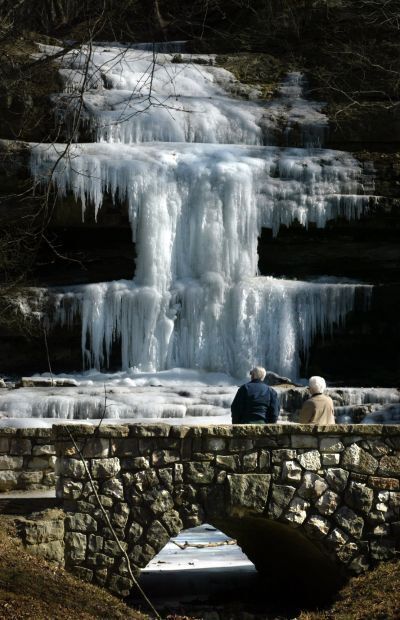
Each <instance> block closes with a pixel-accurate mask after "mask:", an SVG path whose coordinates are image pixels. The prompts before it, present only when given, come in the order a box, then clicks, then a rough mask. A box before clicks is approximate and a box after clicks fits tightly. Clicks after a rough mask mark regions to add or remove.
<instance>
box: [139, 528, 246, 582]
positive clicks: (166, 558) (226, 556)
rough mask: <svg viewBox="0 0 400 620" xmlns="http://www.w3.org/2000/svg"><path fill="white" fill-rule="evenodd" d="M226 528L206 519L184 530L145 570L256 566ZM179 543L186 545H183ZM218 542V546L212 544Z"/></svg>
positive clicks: (172, 539)
mask: <svg viewBox="0 0 400 620" xmlns="http://www.w3.org/2000/svg"><path fill="white" fill-rule="evenodd" d="M228 542H229V543H231V542H232V539H231V538H229V537H228V536H226V535H225V534H224V533H223V532H220V531H219V530H217V529H215V528H214V527H212V526H210V525H208V524H207V523H205V524H204V525H201V526H199V527H194V528H190V529H187V530H182V532H180V534H179V535H178V536H174V537H173V538H171V540H170V541H169V542H168V543H167V544H166V545H165V547H164V548H163V549H162V550H161V551H160V552H159V553H158V554H157V555H156V556H155V557H154V558H153V559H152V560H151V561H150V562H149V564H148V565H147V566H146V568H144V569H143V571H142V572H145V573H146V572H151V571H155V570H157V571H171V570H174V571H175V570H182V568H185V569H192V570H195V569H199V568H217V567H227V566H229V567H232V566H237V567H239V566H254V565H253V563H252V562H250V560H249V559H248V558H247V556H246V555H245V554H244V553H243V552H242V550H241V549H240V547H238V545H236V544H226V543H228ZM179 545H180V546H185V545H186V548H185V549H181V548H180V547H179ZM213 545H217V546H213Z"/></svg>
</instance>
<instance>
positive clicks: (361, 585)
mask: <svg viewBox="0 0 400 620" xmlns="http://www.w3.org/2000/svg"><path fill="white" fill-rule="evenodd" d="M399 619H400V560H396V561H392V562H384V563H382V564H380V565H379V566H377V567H376V568H375V569H374V570H372V571H370V572H369V573H366V574H364V575H360V576H359V577H353V578H352V579H350V581H349V582H348V583H347V584H346V585H345V586H344V587H343V588H342V590H341V591H340V593H339V596H338V597H337V600H336V602H335V603H334V604H333V606H332V607H331V608H330V609H329V610H327V611H320V612H308V613H306V612H303V613H301V614H300V616H299V620H399Z"/></svg>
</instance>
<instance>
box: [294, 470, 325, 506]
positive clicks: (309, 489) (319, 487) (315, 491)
mask: <svg viewBox="0 0 400 620" xmlns="http://www.w3.org/2000/svg"><path fill="white" fill-rule="evenodd" d="M327 488H328V485H327V484H326V482H325V480H324V479H323V478H322V477H321V476H318V475H317V474H314V473H312V472H306V473H305V474H304V476H303V480H302V483H301V486H300V487H299V489H298V491H297V493H298V495H299V496H300V497H302V498H303V499H312V500H315V499H317V498H318V497H320V496H321V495H322V493H324V492H325V491H326V490H327Z"/></svg>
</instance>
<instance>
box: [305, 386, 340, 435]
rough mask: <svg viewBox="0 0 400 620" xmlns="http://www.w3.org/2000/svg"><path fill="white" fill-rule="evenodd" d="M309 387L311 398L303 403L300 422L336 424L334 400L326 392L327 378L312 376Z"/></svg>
mask: <svg viewBox="0 0 400 620" xmlns="http://www.w3.org/2000/svg"><path fill="white" fill-rule="evenodd" d="M308 387H309V390H310V392H311V398H309V399H308V400H306V401H305V402H304V403H303V406H302V408H301V410H300V417H299V422H300V424H335V415H334V411H333V401H332V399H331V397H330V396H327V395H326V394H324V392H325V390H326V383H325V379H323V378H322V377H310V380H309V382H308Z"/></svg>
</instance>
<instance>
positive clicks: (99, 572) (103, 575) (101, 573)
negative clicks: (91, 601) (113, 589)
mask: <svg viewBox="0 0 400 620" xmlns="http://www.w3.org/2000/svg"><path fill="white" fill-rule="evenodd" d="M94 578H95V580H96V583H97V584H99V586H105V585H106V582H107V579H108V570H107V569H106V568H97V569H96V570H95V571H94Z"/></svg>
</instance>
